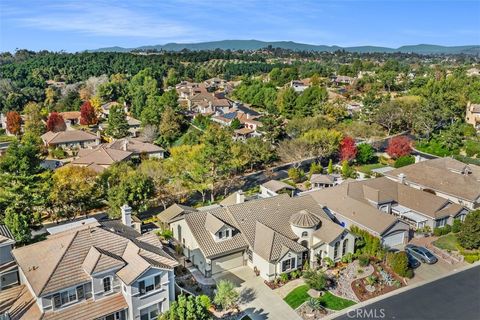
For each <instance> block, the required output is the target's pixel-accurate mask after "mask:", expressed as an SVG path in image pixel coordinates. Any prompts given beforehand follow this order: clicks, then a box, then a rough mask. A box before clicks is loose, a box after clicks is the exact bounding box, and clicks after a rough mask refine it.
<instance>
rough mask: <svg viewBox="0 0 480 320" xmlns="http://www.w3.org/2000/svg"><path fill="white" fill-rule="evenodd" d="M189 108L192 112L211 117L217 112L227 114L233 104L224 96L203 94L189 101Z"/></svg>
mask: <svg viewBox="0 0 480 320" xmlns="http://www.w3.org/2000/svg"><path fill="white" fill-rule="evenodd" d="M187 106H188V109H189V110H190V111H193V112H196V113H200V114H204V115H210V114H215V113H216V112H217V111H220V112H221V113H226V112H227V110H228V109H230V107H231V106H232V102H231V101H230V100H228V99H226V98H225V97H223V96H222V95H218V94H215V93H209V92H201V93H198V94H196V95H194V96H193V97H191V98H190V99H188V102H187Z"/></svg>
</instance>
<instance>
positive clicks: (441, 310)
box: [335, 266, 480, 320]
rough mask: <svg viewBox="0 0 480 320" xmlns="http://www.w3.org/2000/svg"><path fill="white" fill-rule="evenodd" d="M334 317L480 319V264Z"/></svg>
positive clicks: (434, 319) (400, 319)
mask: <svg viewBox="0 0 480 320" xmlns="http://www.w3.org/2000/svg"><path fill="white" fill-rule="evenodd" d="M335 319H336V320H351V319H395V320H430V319H432V320H477V319H480V266H477V267H475V268H472V269H468V270H465V271H462V272H460V273H456V274H454V275H451V276H448V277H446V278H443V279H440V280H437V281H434V282H430V283H428V284H426V285H423V286H420V287H417V288H414V289H411V290H408V291H405V292H402V293H399V294H397V295H394V296H392V297H389V298H386V299H383V300H380V301H378V302H375V303H372V304H370V305H367V306H365V307H362V308H359V309H357V310H353V311H350V312H348V313H347V314H345V315H342V316H340V317H337V318H335Z"/></svg>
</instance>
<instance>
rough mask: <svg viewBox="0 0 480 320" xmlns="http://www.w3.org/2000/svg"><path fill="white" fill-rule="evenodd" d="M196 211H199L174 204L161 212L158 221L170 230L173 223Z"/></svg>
mask: <svg viewBox="0 0 480 320" xmlns="http://www.w3.org/2000/svg"><path fill="white" fill-rule="evenodd" d="M196 211H197V209H195V208H192V207H189V206H184V205H181V204H176V203H174V204H172V205H171V206H170V207H168V208H167V209H165V210H163V211H162V212H160V213H159V214H158V215H157V219H158V221H159V222H160V223H161V224H162V225H163V226H164V227H167V228H169V226H170V224H171V223H172V222H174V221H176V220H177V219H181V218H183V216H184V215H186V214H188V213H191V212H196Z"/></svg>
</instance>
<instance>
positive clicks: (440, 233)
mask: <svg viewBox="0 0 480 320" xmlns="http://www.w3.org/2000/svg"><path fill="white" fill-rule="evenodd" d="M450 231H452V226H451V225H449V224H446V225H445V226H444V227H443V228H434V229H433V235H434V236H437V237H440V236H444V235H446V234H449V233H450Z"/></svg>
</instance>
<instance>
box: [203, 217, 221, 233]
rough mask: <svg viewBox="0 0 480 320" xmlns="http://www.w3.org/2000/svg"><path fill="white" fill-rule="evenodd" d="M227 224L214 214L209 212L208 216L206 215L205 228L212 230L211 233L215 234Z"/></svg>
mask: <svg viewBox="0 0 480 320" xmlns="http://www.w3.org/2000/svg"><path fill="white" fill-rule="evenodd" d="M225 226H226V223H225V222H223V221H222V220H220V219H218V218H217V217H216V216H214V215H213V214H211V213H209V212H207V216H206V217H205V229H207V230H208V231H210V233H212V234H215V233H217V232H218V231H219V230H220V229H222V228H223V227H225Z"/></svg>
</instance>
